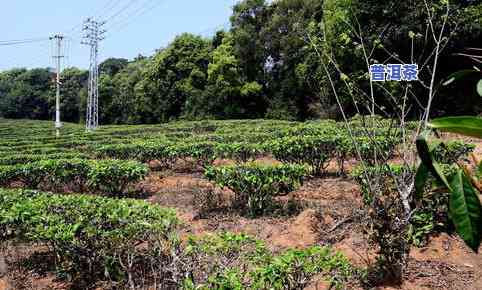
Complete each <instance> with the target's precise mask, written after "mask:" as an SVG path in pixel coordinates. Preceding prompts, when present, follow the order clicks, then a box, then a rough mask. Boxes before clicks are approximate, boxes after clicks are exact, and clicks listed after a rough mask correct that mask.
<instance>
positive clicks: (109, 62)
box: [99, 58, 129, 77]
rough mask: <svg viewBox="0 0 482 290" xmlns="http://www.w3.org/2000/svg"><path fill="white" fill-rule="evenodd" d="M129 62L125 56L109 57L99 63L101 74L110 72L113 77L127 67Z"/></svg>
mask: <svg viewBox="0 0 482 290" xmlns="http://www.w3.org/2000/svg"><path fill="white" fill-rule="evenodd" d="M128 63H129V61H128V60H127V59H125V58H108V59H106V60H104V61H103V62H102V63H101V64H100V65H99V71H100V73H101V74H108V75H109V76H111V77H112V76H114V75H116V74H117V73H118V72H119V71H121V70H122V69H123V68H125V67H126V66H127V64H128Z"/></svg>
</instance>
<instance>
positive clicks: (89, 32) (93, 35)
mask: <svg viewBox="0 0 482 290" xmlns="http://www.w3.org/2000/svg"><path fill="white" fill-rule="evenodd" d="M104 24H105V22H104V21H103V22H98V21H95V20H94V19H92V18H88V19H87V20H86V21H85V22H84V28H83V30H84V40H83V41H82V42H81V43H82V44H85V45H88V46H90V66H89V96H88V98H87V112H86V120H85V128H86V129H87V130H88V131H90V130H95V129H97V127H98V126H99V66H98V61H97V58H98V53H99V42H100V41H101V40H103V39H104V36H103V35H104V34H105V32H106V31H105V30H102V26H103V25H104Z"/></svg>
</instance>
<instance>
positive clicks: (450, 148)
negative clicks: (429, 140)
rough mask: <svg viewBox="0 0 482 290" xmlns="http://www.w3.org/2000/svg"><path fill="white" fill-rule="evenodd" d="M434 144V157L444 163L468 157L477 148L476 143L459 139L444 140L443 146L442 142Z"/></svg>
mask: <svg viewBox="0 0 482 290" xmlns="http://www.w3.org/2000/svg"><path fill="white" fill-rule="evenodd" d="M433 146H434V147H435V148H434V150H433V151H432V154H433V156H434V159H435V160H436V161H437V162H439V163H442V164H451V163H455V162H457V161H458V160H460V159H466V158H467V156H468V154H469V153H471V152H473V151H474V149H475V145H474V144H470V143H465V142H463V141H458V140H451V141H447V142H444V143H443V146H442V145H441V144H440V143H435V144H433Z"/></svg>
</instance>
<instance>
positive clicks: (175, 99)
mask: <svg viewBox="0 0 482 290" xmlns="http://www.w3.org/2000/svg"><path fill="white" fill-rule="evenodd" d="M210 51H211V42H210V41H209V40H207V39H204V38H202V37H200V36H195V35H192V34H187V33H185V34H182V35H180V36H178V37H176V39H175V40H174V41H173V42H172V43H171V44H170V45H169V46H168V47H167V48H166V49H163V50H162V51H160V52H159V53H158V54H157V55H156V56H155V57H154V58H153V60H152V62H150V63H149V65H148V66H147V68H146V73H145V75H144V78H143V80H142V81H141V83H140V84H139V86H140V87H139V90H138V94H136V111H137V112H138V114H139V116H138V117H139V121H140V122H143V123H145V122H147V123H153V122H166V121H168V120H170V119H174V118H178V117H179V116H181V115H182V113H183V110H184V107H185V104H186V103H190V102H191V101H193V100H196V99H198V98H202V94H203V91H204V88H205V85H206V79H207V68H208V64H209V54H210Z"/></svg>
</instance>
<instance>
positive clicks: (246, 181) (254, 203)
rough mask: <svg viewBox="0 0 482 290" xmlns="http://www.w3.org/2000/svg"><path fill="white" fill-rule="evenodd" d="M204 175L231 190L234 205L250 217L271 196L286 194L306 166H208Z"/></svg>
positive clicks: (266, 204) (262, 208)
mask: <svg viewBox="0 0 482 290" xmlns="http://www.w3.org/2000/svg"><path fill="white" fill-rule="evenodd" d="M204 174H205V176H206V177H207V178H208V179H209V180H211V181H213V182H214V183H216V184H217V185H218V186H220V187H227V188H229V189H231V190H232V191H233V192H234V193H235V195H236V197H235V206H237V207H240V208H241V209H247V210H248V213H249V214H250V215H252V216H257V215H260V214H263V213H264V212H265V211H267V210H268V209H269V207H270V206H271V204H272V198H273V196H277V195H284V194H288V193H289V192H291V191H293V190H295V189H296V188H297V187H299V186H300V185H301V184H302V183H303V177H304V176H305V174H306V168H305V167H304V166H300V165H290V164H287V165H274V166H266V165H257V164H254V163H248V164H244V165H236V166H222V167H208V168H207V169H206V171H205V173H204Z"/></svg>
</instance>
